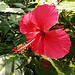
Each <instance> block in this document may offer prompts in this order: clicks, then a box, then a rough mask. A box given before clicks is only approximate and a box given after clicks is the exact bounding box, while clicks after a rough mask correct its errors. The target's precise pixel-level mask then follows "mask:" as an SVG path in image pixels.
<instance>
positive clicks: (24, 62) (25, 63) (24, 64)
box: [16, 57, 32, 69]
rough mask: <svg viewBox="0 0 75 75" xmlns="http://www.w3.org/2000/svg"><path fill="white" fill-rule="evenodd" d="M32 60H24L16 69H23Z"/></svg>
mask: <svg viewBox="0 0 75 75" xmlns="http://www.w3.org/2000/svg"><path fill="white" fill-rule="evenodd" d="M31 60H32V58H31V57H29V58H24V61H23V62H22V64H21V65H20V66H19V67H17V68H16V69H21V68H22V67H25V66H26V65H28V64H29V63H30V62H31Z"/></svg>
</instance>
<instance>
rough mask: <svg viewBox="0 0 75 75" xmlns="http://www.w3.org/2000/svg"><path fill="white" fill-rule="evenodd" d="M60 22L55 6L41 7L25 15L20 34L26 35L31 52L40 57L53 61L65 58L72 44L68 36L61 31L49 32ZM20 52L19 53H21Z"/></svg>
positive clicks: (45, 5)
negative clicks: (43, 56)
mask: <svg viewBox="0 0 75 75" xmlns="http://www.w3.org/2000/svg"><path fill="white" fill-rule="evenodd" d="M57 21H58V11H57V10H56V9H55V7H54V6H53V5H48V4H44V5H39V6H38V7H36V8H35V9H34V10H33V12H28V14H24V15H23V16H22V19H21V20H20V21H19V23H20V32H21V33H23V34H25V36H26V38H27V40H28V42H29V43H28V44H27V45H25V46H24V47H22V48H21V49H19V50H22V49H23V48H25V47H26V46H28V45H30V47H31V50H32V51H33V52H34V53H37V54H39V55H45V56H47V57H49V58H52V59H58V58H62V57H64V56H65V55H66V54H67V53H68V52H69V49H70V46H71V42H70V38H69V36H68V34H67V33H66V32H65V31H63V30H61V29H57V30H51V31H48V30H49V28H50V27H52V26H54V25H55V24H56V22H57ZM19 50H18V51H19Z"/></svg>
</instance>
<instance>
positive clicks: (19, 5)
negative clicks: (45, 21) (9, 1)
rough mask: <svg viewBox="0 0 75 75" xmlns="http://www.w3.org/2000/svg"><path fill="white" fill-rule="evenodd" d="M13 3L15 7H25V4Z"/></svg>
mask: <svg viewBox="0 0 75 75" xmlns="http://www.w3.org/2000/svg"><path fill="white" fill-rule="evenodd" d="M13 5H15V6H16V7H20V8H26V6H25V5H23V4H22V3H13Z"/></svg>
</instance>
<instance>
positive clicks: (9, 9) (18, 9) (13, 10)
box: [2, 8, 24, 13]
mask: <svg viewBox="0 0 75 75" xmlns="http://www.w3.org/2000/svg"><path fill="white" fill-rule="evenodd" d="M2 12H11V13H24V11H23V10H22V9H21V8H6V9H5V10H3V11H2Z"/></svg>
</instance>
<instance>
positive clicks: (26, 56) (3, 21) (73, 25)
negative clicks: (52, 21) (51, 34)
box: [0, 0, 75, 75]
mask: <svg viewBox="0 0 75 75" xmlns="http://www.w3.org/2000/svg"><path fill="white" fill-rule="evenodd" d="M0 1H1V2H0V57H1V58H0V59H2V61H3V63H2V64H1V62H0V71H2V69H3V68H4V67H5V68H6V67H7V66H8V65H9V66H10V74H9V73H8V71H6V72H5V75H14V73H15V75H17V74H18V75H21V74H22V75H75V52H74V51H75V47H74V46H75V1H70V0H65V1H66V2H65V1H62V2H61V3H59V4H58V5H57V6H56V8H57V9H58V11H59V20H58V22H57V24H56V25H59V26H61V27H64V30H65V31H66V32H67V33H68V35H69V36H70V39H71V49H70V52H69V54H67V55H66V56H65V57H64V58H61V59H56V60H53V59H50V58H47V57H45V56H39V55H37V54H35V53H33V52H32V51H31V49H30V48H28V50H27V51H26V52H25V53H23V54H20V53H19V54H15V55H12V49H13V48H14V47H17V46H18V45H19V44H23V43H24V42H25V43H27V39H26V37H25V35H23V34H21V33H20V31H19V20H20V19H21V17H22V15H23V14H25V13H28V11H33V9H35V7H36V6H37V5H39V4H42V3H40V2H39V1H40V0H36V1H37V2H36V1H35V0H0ZM46 1H47V3H51V2H52V1H51V0H50V1H49V0H46ZM59 1H60V0H58V2H59ZM52 29H57V26H54V27H53V28H52ZM18 72H19V73H18ZM16 73H17V74H16Z"/></svg>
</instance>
